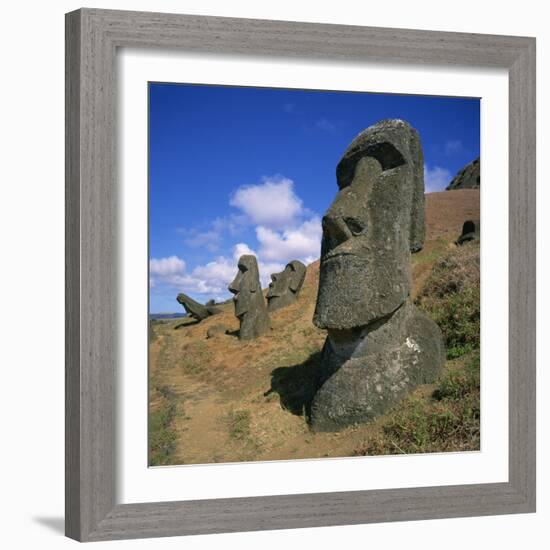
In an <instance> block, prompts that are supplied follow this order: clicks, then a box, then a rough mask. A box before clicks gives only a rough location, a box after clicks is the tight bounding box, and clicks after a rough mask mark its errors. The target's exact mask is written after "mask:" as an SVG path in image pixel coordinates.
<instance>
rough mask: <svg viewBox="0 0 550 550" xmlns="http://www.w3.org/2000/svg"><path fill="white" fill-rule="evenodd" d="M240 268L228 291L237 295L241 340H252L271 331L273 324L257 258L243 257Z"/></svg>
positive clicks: (234, 299) (236, 313) (249, 255)
mask: <svg viewBox="0 0 550 550" xmlns="http://www.w3.org/2000/svg"><path fill="white" fill-rule="evenodd" d="M238 268H239V271H238V272H237V275H236V277H235V279H234V280H233V282H232V283H231V284H230V285H229V287H228V289H229V292H232V293H233V294H235V297H234V298H233V301H234V303H235V317H237V318H238V319H239V321H240V322H241V327H240V330H239V338H240V339H241V340H250V339H252V338H256V337H257V336H260V335H261V334H263V333H264V332H266V331H267V330H269V327H270V326H271V324H270V321H269V316H268V314H267V307H266V305H265V300H264V295H263V292H262V287H261V285H260V273H259V271H258V262H257V261H256V256H252V255H251V254H245V255H243V256H241V257H240V258H239V263H238Z"/></svg>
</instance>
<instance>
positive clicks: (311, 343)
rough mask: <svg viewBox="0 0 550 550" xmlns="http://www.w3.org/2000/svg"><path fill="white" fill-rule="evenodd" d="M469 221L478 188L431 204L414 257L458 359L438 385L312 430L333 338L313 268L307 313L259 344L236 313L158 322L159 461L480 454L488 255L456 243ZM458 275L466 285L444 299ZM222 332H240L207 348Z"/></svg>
mask: <svg viewBox="0 0 550 550" xmlns="http://www.w3.org/2000/svg"><path fill="white" fill-rule="evenodd" d="M468 218H477V219H479V191H478V190H459V191H450V192H441V193H432V194H429V195H427V198H426V229H427V238H426V244H425V247H424V249H423V250H422V251H421V252H419V253H418V254H416V255H415V256H414V257H413V283H414V285H413V297H414V298H415V299H416V301H417V303H418V305H419V307H421V308H423V309H424V311H426V312H427V313H428V314H429V315H431V316H432V317H433V318H435V319H436V320H437V321H438V323H439V324H440V326H441V327H442V329H443V330H444V333H445V337H446V339H447V342H448V345H449V344H450V346H449V349H452V350H453V351H452V352H451V354H450V358H449V360H448V362H447V365H446V367H445V369H444V373H443V374H442V377H441V380H440V381H438V383H437V384H434V385H430V386H421V387H419V388H417V390H415V392H413V393H412V394H411V395H410V396H409V397H408V398H406V399H405V400H404V401H402V402H401V403H400V404H399V405H397V406H396V407H395V408H394V409H393V410H392V411H390V413H388V414H387V415H385V416H383V417H380V418H378V419H377V420H376V421H374V422H372V423H369V424H365V425H361V426H356V427H352V428H348V429H346V430H344V431H342V432H339V433H313V432H311V431H310V430H309V428H308V425H307V423H306V421H305V414H306V409H307V406H308V404H309V402H310V400H311V397H312V395H313V370H314V366H315V364H316V362H317V361H318V359H319V352H320V350H321V347H322V345H323V342H324V339H325V333H324V331H321V330H318V329H317V328H315V327H314V326H313V324H312V322H311V319H312V315H313V309H314V307H315V299H316V294H317V285H318V277H319V264H318V262H315V263H313V264H311V265H310V266H308V270H307V275H306V280H305V283H304V287H303V289H302V292H301V294H300V297H299V301H298V303H296V304H294V305H292V306H289V307H287V308H285V309H282V310H280V311H277V312H275V313H274V314H273V315H272V327H273V329H272V330H271V331H270V332H269V333H267V334H266V335H264V336H261V337H260V338H257V339H256V340H253V341H250V342H241V341H239V339H238V338H237V330H238V326H239V323H238V320H237V319H236V318H235V317H234V315H233V305H232V304H231V303H229V304H225V305H222V306H221V308H222V310H223V312H222V313H221V314H220V315H216V316H214V317H211V318H209V319H207V320H205V321H203V322H202V323H194V322H193V321H191V320H189V319H184V320H182V319H174V320H168V321H152V325H151V333H152V338H151V345H150V371H149V376H150V384H149V387H150V423H149V424H150V430H149V433H150V441H149V444H150V463H151V464H152V465H162V464H194V463H195V464H196V463H209V462H238V461H249V460H276V459H298V458H317V457H337V456H351V455H357V454H391V453H402V452H431V451H441V450H475V449H478V448H479V354H478V347H479V340H477V341H476V340H475V337H474V338H472V335H475V331H476V328H475V327H476V325H475V323H476V315H477V327H478V326H479V292H478V294H477V297H476V295H475V290H473V291H471V292H470V290H468V289H470V288H472V287H475V284H476V280H475V272H476V270H477V273H478V271H479V270H478V267H479V246H478V245H475V244H474V245H466V246H465V247H462V248H457V247H456V246H455V245H454V244H453V241H454V240H455V239H456V238H457V237H458V235H459V234H460V231H461V229H462V223H463V222H464V220H466V219H468ZM462 256H464V257H462ZM476 258H477V264H476ZM463 262H466V263H467V264H468V266H469V267H468V268H467V269H466V268H465V269H463V270H462V275H465V278H464V277H462V276H461V275H460V273H458V272H459V271H460V270H458V269H457V265H459V266H460V265H463ZM472 272H473V273H474V278H472V277H471V275H472ZM466 275H467V276H466ZM451 276H452V277H454V279H455V283H456V284H455V286H454V287H449V288H447V290H445V285H444V283H445V281H447V279H448V278H451ZM478 277H479V273H478ZM457 281H458V282H457ZM460 285H462V286H460ZM447 291H448V292H447ZM464 292H466V294H468V293H470V294H469V295H468V299H467V301H468V303H467V304H465V303H463V304H462V305H461V303H460V299H459V298H457V296H459V297H460V296H462V295H463V294H464ZM476 300H477V310H475V306H476ZM462 306H464V307H462ZM466 306H467V307H466ZM476 311H477V313H476ZM463 314H464V315H463ZM462 317H464V318H462ZM472 323H474V325H472ZM214 325H225V326H226V327H227V328H228V329H230V331H231V332H230V334H221V335H218V336H215V337H213V338H207V331H208V329H209V328H210V327H212V326H214Z"/></svg>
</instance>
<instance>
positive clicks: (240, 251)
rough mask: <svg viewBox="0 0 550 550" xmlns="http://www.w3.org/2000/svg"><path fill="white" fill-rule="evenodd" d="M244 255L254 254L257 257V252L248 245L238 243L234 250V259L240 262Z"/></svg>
mask: <svg viewBox="0 0 550 550" xmlns="http://www.w3.org/2000/svg"><path fill="white" fill-rule="evenodd" d="M244 254H252V255H253V256H256V252H254V250H252V249H251V248H250V247H249V246H248V245H247V244H246V243H237V244H236V245H235V246H234V248H233V258H234V259H235V260H238V259H239V258H240V257H241V256H243V255H244Z"/></svg>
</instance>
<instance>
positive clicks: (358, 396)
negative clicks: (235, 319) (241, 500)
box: [311, 120, 445, 430]
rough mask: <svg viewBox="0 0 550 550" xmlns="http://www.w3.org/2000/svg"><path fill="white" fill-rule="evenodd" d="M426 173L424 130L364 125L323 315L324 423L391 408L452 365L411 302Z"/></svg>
mask: <svg viewBox="0 0 550 550" xmlns="http://www.w3.org/2000/svg"><path fill="white" fill-rule="evenodd" d="M423 169H424V163H423V156H422V148H421V145H420V140H419V137H418V134H417V132H416V131H415V130H414V129H413V128H412V127H411V126H409V125H408V124H407V123H406V122H403V121H401V120H387V121H382V122H380V123H378V124H376V125H374V126H371V127H370V128H367V129H366V130H364V131H363V132H362V133H361V134H359V135H358V136H357V137H356V138H355V139H354V140H353V142H352V143H351V144H350V146H349V147H348V149H347V150H346V152H345V153H344V156H343V157H342V159H341V161H340V163H339V165H338V167H337V172H336V173H337V181H338V186H339V189H340V190H339V192H338V193H337V195H336V197H335V199H334V201H333V203H332V205H331V206H330V208H329V209H328V210H327V212H326V214H325V216H324V217H323V240H322V245H321V262H320V272H319V290H318V295H317V303H316V308H315V314H314V317H313V322H314V323H315V325H316V326H318V327H319V328H324V329H327V339H326V342H325V346H324V349H323V354H322V361H321V366H320V371H319V384H318V386H319V389H318V391H317V393H316V395H315V398H314V400H313V403H312V410H311V423H312V426H313V428H314V429H317V430H337V429H341V428H344V427H346V426H349V425H352V424H355V423H358V422H364V421H366V420H369V419H371V418H373V417H375V416H376V415H379V414H382V413H383V412H385V411H386V410H387V409H388V408H389V407H390V406H392V405H393V404H394V403H395V402H396V401H397V400H398V399H400V398H401V397H402V396H403V395H404V394H405V393H406V392H407V391H409V390H410V389H412V388H413V387H414V386H416V385H417V384H421V383H428V382H432V381H434V380H435V378H436V377H437V375H438V373H439V371H440V369H441V366H442V364H443V362H444V356H445V352H444V347H443V341H442V337H441V332H440V330H439V328H438V327H437V325H436V324H435V323H434V322H433V321H431V320H430V319H428V318H427V317H425V316H424V315H423V314H422V313H421V312H420V311H419V310H417V309H416V307H415V306H414V305H413V304H412V302H411V299H410V291H411V266H410V255H411V251H412V252H416V251H418V250H420V249H421V248H422V246H423V242H424V176H423Z"/></svg>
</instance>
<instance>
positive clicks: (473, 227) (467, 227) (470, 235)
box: [456, 220, 481, 244]
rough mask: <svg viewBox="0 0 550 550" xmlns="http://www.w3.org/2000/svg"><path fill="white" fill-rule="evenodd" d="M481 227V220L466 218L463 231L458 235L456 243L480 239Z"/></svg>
mask: <svg viewBox="0 0 550 550" xmlns="http://www.w3.org/2000/svg"><path fill="white" fill-rule="evenodd" d="M480 234H481V227H480V223H479V220H466V221H465V222H464V225H463V226H462V233H461V234H460V237H458V239H457V241H456V244H464V243H467V242H469V241H479V237H480Z"/></svg>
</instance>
